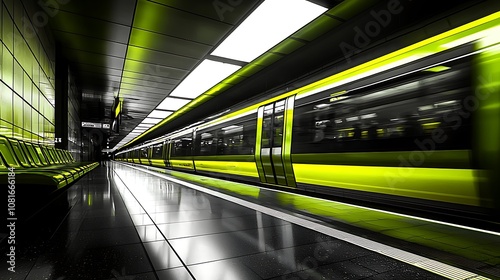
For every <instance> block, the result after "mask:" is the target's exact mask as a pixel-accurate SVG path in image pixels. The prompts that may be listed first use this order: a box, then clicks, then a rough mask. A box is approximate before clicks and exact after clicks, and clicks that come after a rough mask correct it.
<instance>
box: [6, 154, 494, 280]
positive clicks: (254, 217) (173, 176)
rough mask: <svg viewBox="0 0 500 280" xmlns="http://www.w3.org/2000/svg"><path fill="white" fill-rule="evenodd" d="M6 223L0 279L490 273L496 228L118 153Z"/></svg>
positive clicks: (433, 276) (451, 276) (461, 276)
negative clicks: (14, 223) (11, 229)
mask: <svg viewBox="0 0 500 280" xmlns="http://www.w3.org/2000/svg"><path fill="white" fill-rule="evenodd" d="M158 171H161V172H162V173H161V172H158ZM16 233H17V237H18V239H17V240H18V247H17V251H16V267H15V268H16V271H15V272H14V273H13V272H10V271H7V269H6V268H4V269H2V271H0V278H1V279H29V280H31V279H57V280H62V279H175V280H183V279H198V280H212V279H214V280H224V279H231V280H234V279H405V280H409V279H475V280H478V279H500V234H498V233H496V232H491V231H485V230H477V229H473V228H467V227H460V226H455V225H452V224H446V223H439V222H435V221H431V220H426V219H420V218H415V217H410V216H407V215H400V214H397V213H390V212H384V211H378V210H374V209H368V208H364V207H359V206H355V205H349V204H345V203H339V202H333V201H327V200H323V199H318V198H311V197H306V196H302V195H298V194H293V193H287V192H283V191H276V190H270V189H266V188H261V187H256V186H251V185H246V184H241V183H234V182H227V181H223V180H219V179H214V178H209V177H204V176H198V175H193V174H186V173H182V172H176V171H167V170H161V169H158V170H153V168H148V169H146V168H144V167H138V166H132V165H129V164H123V163H117V162H108V163H107V164H106V165H105V166H100V167H98V168H96V169H95V170H94V171H92V172H90V173H89V174H88V175H87V176H85V177H84V178H82V179H81V180H80V181H78V182H77V183H76V184H74V185H73V186H71V187H70V188H68V189H67V191H66V192H65V193H64V194H62V195H61V196H60V197H59V198H58V199H55V200H54V201H53V202H52V203H51V204H50V205H48V206H47V207H46V208H44V209H43V210H41V211H40V212H39V213H38V214H37V215H35V216H33V217H31V218H30V220H29V222H28V223H25V224H24V225H23V226H22V227H20V228H18V229H17V231H16ZM2 246H5V244H2ZM2 266H5V262H3V264H2Z"/></svg>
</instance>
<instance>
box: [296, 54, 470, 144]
mask: <svg viewBox="0 0 500 280" xmlns="http://www.w3.org/2000/svg"><path fill="white" fill-rule="evenodd" d="M468 70H469V68H468V66H467V64H465V63H461V64H457V65H453V67H448V69H447V70H446V71H443V72H438V73H435V72H427V73H424V72H422V73H419V76H418V77H413V78H412V79H411V80H407V81H404V82H401V81H400V82H399V83H398V84H393V85H384V87H383V88H380V87H379V88H376V89H369V90H364V91H363V90H358V91H356V92H348V93H345V94H341V95H337V96H334V97H330V98H328V99H326V100H325V99H323V100H317V101H314V102H311V103H308V104H303V105H298V106H297V107H296V108H295V111H294V125H293V136H292V153H328V152H362V151H365V152H367V151H396V150H399V151H402V150H415V149H419V148H420V147H419V144H420V145H422V143H424V142H423V141H425V139H434V138H436V137H437V138H438V139H439V141H435V143H433V145H435V149H469V148H470V145H471V144H470V136H469V135H470V118H464V117H461V113H462V112H463V111H464V110H465V109H464V108H463V106H464V104H465V100H467V99H466V98H467V96H468V95H469V94H470V91H471V90H470V81H469V79H468V75H469V74H468V73H469V71H468ZM433 137H434V138H433Z"/></svg>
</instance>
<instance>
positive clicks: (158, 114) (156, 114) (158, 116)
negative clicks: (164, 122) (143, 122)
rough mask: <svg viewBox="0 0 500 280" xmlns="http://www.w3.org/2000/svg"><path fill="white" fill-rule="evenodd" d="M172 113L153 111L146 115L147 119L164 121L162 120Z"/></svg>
mask: <svg viewBox="0 0 500 280" xmlns="http://www.w3.org/2000/svg"><path fill="white" fill-rule="evenodd" d="M172 113H173V112H169V111H161V110H153V111H152V112H151V113H150V114H149V115H148V118H156V119H164V118H166V117H168V116H170V114H172Z"/></svg>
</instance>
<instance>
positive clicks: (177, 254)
mask: <svg viewBox="0 0 500 280" xmlns="http://www.w3.org/2000/svg"><path fill="white" fill-rule="evenodd" d="M113 172H114V174H115V175H116V176H117V177H118V178H119V180H120V181H121V182H122V184H123V185H124V186H125V188H126V189H127V191H128V192H129V193H130V194H131V195H132V197H133V198H134V199H135V200H136V202H137V203H139V205H140V207H141V208H142V210H143V211H145V209H144V206H143V205H142V204H141V203H140V202H139V200H138V199H137V197H136V196H135V195H134V194H133V193H132V192H131V191H130V189H129V188H128V186H127V184H126V183H125V182H124V181H123V180H122V179H121V177H120V175H119V174H118V173H117V172H116V170H115V169H114V168H113ZM114 185H115V188H116V183H115V184H114ZM117 190H118V192H119V193H120V191H119V189H117ZM120 196H122V194H121V193H120ZM122 201H123V197H122ZM123 202H124V203H125V201H123ZM125 207H126V208H127V211H128V207H127V206H126V204H125ZM146 215H147V216H148V218H149V219H150V220H151V221H153V219H152V218H151V216H150V215H149V214H148V213H147V212H146ZM132 222H133V221H132ZM153 223H154V221H153ZM154 226H155V227H156V229H157V230H158V231H159V232H160V234H161V235H162V236H163V239H164V240H165V242H167V244H168V246H169V247H170V249H171V250H172V251H173V252H174V254H175V255H176V257H177V259H178V260H179V261H180V262H181V264H182V266H183V267H184V269H185V270H186V271H187V272H188V274H189V275H190V276H191V277H192V278H193V279H195V277H194V275H193V273H192V272H191V271H190V270H189V269H188V268H187V264H186V263H185V262H184V260H183V259H182V258H181V257H180V255H179V253H177V251H176V250H175V249H174V247H173V246H172V244H171V243H170V241H169V240H168V239H167V238H166V236H165V235H164V234H163V233H162V232H161V230H160V229H159V228H158V225H157V224H156V223H154ZM135 232H136V234H137V236H138V238H139V240H140V241H141V245H142V247H143V249H144V251H145V252H146V255H147V257H148V260H149V262H150V264H151V267H153V269H154V266H153V263H152V260H151V258H150V257H149V254H148V253H147V250H146V247H145V246H144V243H143V242H142V239H141V237H140V235H139V232H138V231H137V228H135ZM155 274H156V272H155ZM156 277H157V278H158V275H157V274H156Z"/></svg>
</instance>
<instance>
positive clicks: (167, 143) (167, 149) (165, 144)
mask: <svg viewBox="0 0 500 280" xmlns="http://www.w3.org/2000/svg"><path fill="white" fill-rule="evenodd" d="M170 148H171V145H170V140H165V142H163V153H164V154H163V158H164V159H165V166H166V167H168V168H170V167H171V165H170Z"/></svg>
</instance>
